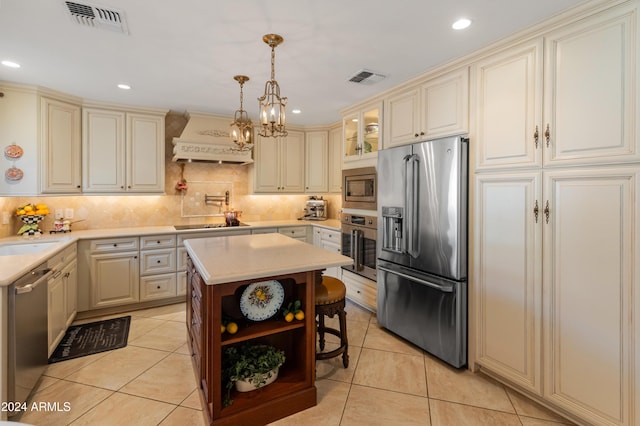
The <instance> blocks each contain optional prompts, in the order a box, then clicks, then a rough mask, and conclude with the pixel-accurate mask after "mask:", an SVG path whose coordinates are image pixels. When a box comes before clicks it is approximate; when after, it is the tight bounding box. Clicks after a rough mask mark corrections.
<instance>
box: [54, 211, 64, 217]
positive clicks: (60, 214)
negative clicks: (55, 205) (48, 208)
mask: <svg viewBox="0 0 640 426" xmlns="http://www.w3.org/2000/svg"><path fill="white" fill-rule="evenodd" d="M55 218H56V219H63V218H64V216H63V214H62V209H56V212H55Z"/></svg>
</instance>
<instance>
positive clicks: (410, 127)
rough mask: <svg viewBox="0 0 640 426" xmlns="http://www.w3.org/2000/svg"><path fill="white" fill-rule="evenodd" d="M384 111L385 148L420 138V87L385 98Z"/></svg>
mask: <svg viewBox="0 0 640 426" xmlns="http://www.w3.org/2000/svg"><path fill="white" fill-rule="evenodd" d="M384 111H385V113H384V128H383V132H384V148H385V149H386V148H391V147H393V146H398V145H405V144H408V143H412V142H416V141H417V140H418V139H419V137H420V89H418V88H414V89H411V90H408V91H405V92H402V93H398V94H396V95H393V96H390V97H389V98H387V99H385V101H384ZM422 136H424V132H423V135H422Z"/></svg>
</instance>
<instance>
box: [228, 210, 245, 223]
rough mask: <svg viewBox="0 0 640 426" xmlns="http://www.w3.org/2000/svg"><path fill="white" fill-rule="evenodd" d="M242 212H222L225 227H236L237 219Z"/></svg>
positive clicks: (238, 221)
mask: <svg viewBox="0 0 640 426" xmlns="http://www.w3.org/2000/svg"><path fill="white" fill-rule="evenodd" d="M241 214H242V212H241V211H240V210H227V211H225V212H224V221H225V224H226V225H227V226H238V225H240V220H239V219H238V218H239V217H240V215H241Z"/></svg>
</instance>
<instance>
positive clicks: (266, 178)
mask: <svg viewBox="0 0 640 426" xmlns="http://www.w3.org/2000/svg"><path fill="white" fill-rule="evenodd" d="M279 148H280V141H279V139H277V138H263V137H260V136H259V135H256V143H255V147H254V148H253V149H254V152H253V155H254V156H255V161H254V163H253V167H254V180H253V185H254V191H255V192H278V191H280V189H281V187H280V149H279Z"/></svg>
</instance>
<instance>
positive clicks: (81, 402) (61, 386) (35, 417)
mask: <svg viewBox="0 0 640 426" xmlns="http://www.w3.org/2000/svg"><path fill="white" fill-rule="evenodd" d="M112 393H113V392H112V391H110V390H106V389H99V388H96V387H93V386H86V385H82V384H79V383H71V382H67V381H65V380H59V381H57V382H56V383H54V384H53V385H51V386H47V387H46V388H44V389H42V390H41V391H38V392H36V393H35V394H34V395H33V396H32V397H31V398H30V399H29V407H32V404H33V403H34V402H35V403H41V402H49V403H57V405H58V407H60V411H51V410H42V411H36V410H29V411H27V412H25V413H24V414H23V415H22V416H21V417H20V419H19V420H20V422H22V423H27V424H32V425H38V426H45V425H47V426H48V425H56V426H57V425H68V424H69V423H71V422H72V421H74V420H75V419H77V418H78V417H80V416H81V415H83V414H84V413H86V412H87V411H89V410H90V409H92V408H93V407H95V406H96V405H97V404H99V403H100V402H101V401H103V400H104V399H106V398H108V397H109V396H110V395H111V394H112ZM65 404H66V405H65ZM65 409H68V411H65Z"/></svg>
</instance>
